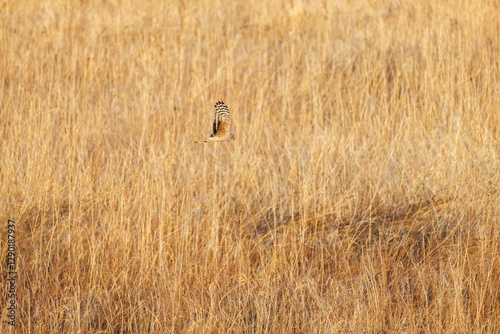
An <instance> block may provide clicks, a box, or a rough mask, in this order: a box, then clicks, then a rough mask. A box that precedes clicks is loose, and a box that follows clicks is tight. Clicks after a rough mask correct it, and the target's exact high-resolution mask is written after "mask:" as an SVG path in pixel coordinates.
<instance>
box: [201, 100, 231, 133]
mask: <svg viewBox="0 0 500 334" xmlns="http://www.w3.org/2000/svg"><path fill="white" fill-rule="evenodd" d="M230 126H231V116H230V115H229V109H228V107H227V106H226V105H225V104H224V102H222V101H217V103H216V104H215V115H214V132H213V133H212V134H211V135H210V138H207V139H203V140H196V141H195V143H208V142H214V141H226V140H235V138H236V136H235V135H234V134H232V133H230V132H229V127H230Z"/></svg>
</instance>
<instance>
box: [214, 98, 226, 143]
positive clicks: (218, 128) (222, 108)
mask: <svg viewBox="0 0 500 334" xmlns="http://www.w3.org/2000/svg"><path fill="white" fill-rule="evenodd" d="M230 126H231V117H230V115H229V108H228V107H227V106H226V105H225V104H224V102H222V101H217V103H215V115H214V132H213V133H212V136H213V137H225V135H226V134H227V133H229V127H230ZM212 136H211V137H212Z"/></svg>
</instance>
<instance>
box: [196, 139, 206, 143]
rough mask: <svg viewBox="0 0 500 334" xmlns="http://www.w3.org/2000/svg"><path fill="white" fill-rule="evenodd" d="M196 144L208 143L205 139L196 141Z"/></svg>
mask: <svg viewBox="0 0 500 334" xmlns="http://www.w3.org/2000/svg"><path fill="white" fill-rule="evenodd" d="M194 142H195V143H206V142H207V140H206V139H203V140H195V141H194Z"/></svg>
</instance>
